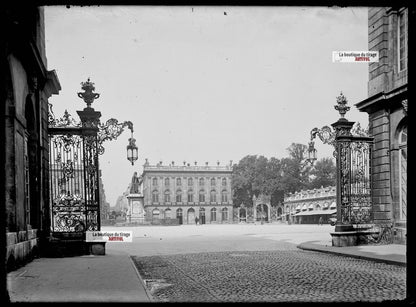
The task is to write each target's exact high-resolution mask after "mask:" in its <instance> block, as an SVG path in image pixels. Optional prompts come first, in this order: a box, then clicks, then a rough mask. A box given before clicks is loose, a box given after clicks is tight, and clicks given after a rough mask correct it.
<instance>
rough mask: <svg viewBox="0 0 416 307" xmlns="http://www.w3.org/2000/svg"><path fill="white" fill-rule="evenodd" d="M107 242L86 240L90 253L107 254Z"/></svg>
mask: <svg viewBox="0 0 416 307" xmlns="http://www.w3.org/2000/svg"><path fill="white" fill-rule="evenodd" d="M105 243H106V242H104V241H103V242H86V244H87V250H88V254H89V255H101V256H102V255H105Z"/></svg>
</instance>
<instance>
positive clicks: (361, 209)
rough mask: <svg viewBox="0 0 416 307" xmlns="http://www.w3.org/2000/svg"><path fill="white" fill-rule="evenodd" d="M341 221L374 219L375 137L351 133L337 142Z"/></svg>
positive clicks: (361, 221)
mask: <svg viewBox="0 0 416 307" xmlns="http://www.w3.org/2000/svg"><path fill="white" fill-rule="evenodd" d="M337 147H338V148H337V149H338V150H337V151H338V153H339V156H338V159H339V166H340V174H339V175H340V186H339V191H340V197H339V200H340V204H341V224H365V223H370V222H371V221H372V219H373V217H372V202H371V169H370V167H371V154H372V150H371V149H372V138H368V137H354V136H350V137H349V138H348V139H346V140H342V141H341V140H339V141H338V142H337Z"/></svg>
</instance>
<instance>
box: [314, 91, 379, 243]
mask: <svg viewBox="0 0 416 307" xmlns="http://www.w3.org/2000/svg"><path fill="white" fill-rule="evenodd" d="M349 109H350V107H349V106H347V99H346V98H345V96H344V95H343V94H342V93H341V94H340V95H339V96H338V97H337V105H335V110H337V111H338V112H339V114H340V118H339V119H338V121H336V122H335V123H333V124H332V125H331V126H332V127H333V130H332V129H331V128H330V127H328V126H324V127H322V128H321V129H318V128H314V129H312V131H311V142H310V147H313V140H314V139H315V138H316V136H319V138H320V139H321V141H322V142H323V143H326V144H330V145H333V146H334V157H335V158H336V171H337V174H336V191H337V192H336V193H337V222H336V225H335V232H334V233H331V236H332V244H333V245H334V246H350V245H357V244H361V242H364V241H365V240H366V239H363V238H365V237H366V236H367V235H368V234H367V233H366V232H365V231H366V229H368V228H370V227H371V226H370V224H371V223H372V222H373V213H372V203H371V193H372V191H371V172H370V166H371V154H372V146H373V138H372V137H369V136H368V132H367V131H365V130H363V129H361V127H360V125H359V123H357V125H356V126H355V127H354V128H353V126H354V124H355V123H354V122H351V121H348V120H347V119H346V118H345V114H346V113H347V112H348V111H349Z"/></svg>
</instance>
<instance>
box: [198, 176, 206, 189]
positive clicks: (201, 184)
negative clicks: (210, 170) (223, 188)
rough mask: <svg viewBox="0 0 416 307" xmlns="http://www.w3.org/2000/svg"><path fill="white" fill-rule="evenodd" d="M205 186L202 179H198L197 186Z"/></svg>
mask: <svg viewBox="0 0 416 307" xmlns="http://www.w3.org/2000/svg"><path fill="white" fill-rule="evenodd" d="M204 184H205V180H204V178H199V186H200V187H202V186H204Z"/></svg>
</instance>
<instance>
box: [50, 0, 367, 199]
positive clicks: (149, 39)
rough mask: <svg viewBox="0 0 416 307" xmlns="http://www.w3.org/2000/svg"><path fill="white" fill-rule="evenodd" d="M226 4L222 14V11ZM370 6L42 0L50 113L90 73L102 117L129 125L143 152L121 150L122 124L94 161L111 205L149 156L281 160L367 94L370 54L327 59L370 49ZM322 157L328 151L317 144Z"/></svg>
mask: <svg viewBox="0 0 416 307" xmlns="http://www.w3.org/2000/svg"><path fill="white" fill-rule="evenodd" d="M224 13H226V14H224ZM367 17H368V15H367V8H361V7H354V8H342V9H341V8H327V7H290V8H287V7H238V6H235V7H233V6H232V7H225V6H221V7H215V6H210V7H203V6H197V7H191V6H171V7H165V6H155V7H153V6H101V7H94V6H90V7H75V6H71V7H70V9H67V8H66V7H63V6H61V7H55V6H48V7H46V8H45V27H46V30H45V31H46V55H47V60H48V69H49V70H51V69H55V70H56V72H57V75H58V78H59V80H60V83H61V86H62V90H61V92H60V94H59V95H56V96H52V97H51V99H50V100H49V102H50V103H52V104H53V110H54V113H55V116H56V117H61V116H62V114H63V112H64V110H65V109H67V110H68V112H69V113H71V114H72V115H73V116H74V118H76V119H77V120H79V118H78V116H77V114H76V110H81V109H83V108H84V107H85V103H84V102H83V100H82V99H80V98H78V96H77V92H80V91H82V90H81V85H80V83H81V82H83V81H86V80H87V78H88V77H90V78H91V81H92V82H94V83H95V87H96V92H97V93H100V94H101V96H100V98H99V99H97V100H96V102H95V103H94V104H93V105H92V107H94V108H95V109H96V110H98V111H101V113H102V117H101V121H102V122H105V121H107V120H108V119H110V118H116V119H118V120H119V122H123V121H126V120H130V121H132V122H133V124H134V130H135V132H134V137H135V138H136V140H137V141H136V145H137V146H138V148H139V160H138V161H137V162H136V163H135V165H134V166H132V165H131V164H130V162H129V161H128V160H127V159H126V146H127V144H128V138H129V137H130V131H129V130H126V131H125V132H124V133H123V134H122V135H121V136H120V137H119V138H118V139H117V140H114V141H111V142H107V143H105V144H104V147H105V149H106V151H105V153H104V154H103V155H102V156H100V168H101V169H102V179H103V183H104V189H105V193H106V196H107V201H108V202H109V203H110V205H111V206H114V205H115V202H116V199H117V197H118V196H119V195H121V194H122V193H123V192H124V191H125V190H126V188H127V186H128V184H129V182H130V180H131V177H132V174H133V172H134V171H137V172H139V173H141V171H142V165H143V164H144V161H145V158H148V159H149V162H150V164H156V163H158V162H159V161H163V164H165V165H167V164H170V163H171V161H175V163H176V164H182V161H187V162H189V163H191V164H193V163H194V161H197V162H198V164H199V165H201V164H205V162H206V161H207V162H209V164H210V165H214V164H215V163H216V161H217V160H218V161H220V163H221V165H224V164H228V163H229V161H230V160H233V163H237V162H238V161H239V160H240V159H241V158H243V157H244V156H246V155H263V156H266V157H267V158H270V157H276V158H279V159H280V158H283V157H286V156H287V155H288V153H287V151H286V149H287V148H288V147H289V146H290V144H291V143H292V142H296V143H303V144H305V145H306V144H307V143H308V141H309V138H310V131H311V129H312V128H314V127H318V128H321V127H322V126H324V125H330V124H332V123H334V122H335V121H337V120H338V118H339V114H338V112H337V111H336V110H335V109H334V105H335V104H336V97H337V96H338V95H339V93H340V92H341V91H342V92H343V94H344V95H345V96H346V97H347V99H348V104H349V106H350V107H351V110H350V111H349V112H348V113H347V115H346V118H347V119H349V120H351V121H358V122H360V123H361V126H363V127H367V125H368V116H367V114H366V113H361V112H359V111H358V110H357V109H356V108H355V107H354V104H356V103H357V102H360V101H361V100H363V99H365V98H367V82H368V63H363V62H361V63H332V51H338V50H344V51H366V50H368V28H367V27H368V21H367ZM315 144H316V148H317V150H318V158H323V157H332V151H333V149H332V148H331V147H330V146H329V145H323V144H322V143H321V142H320V141H319V140H317V141H316V142H315Z"/></svg>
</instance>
